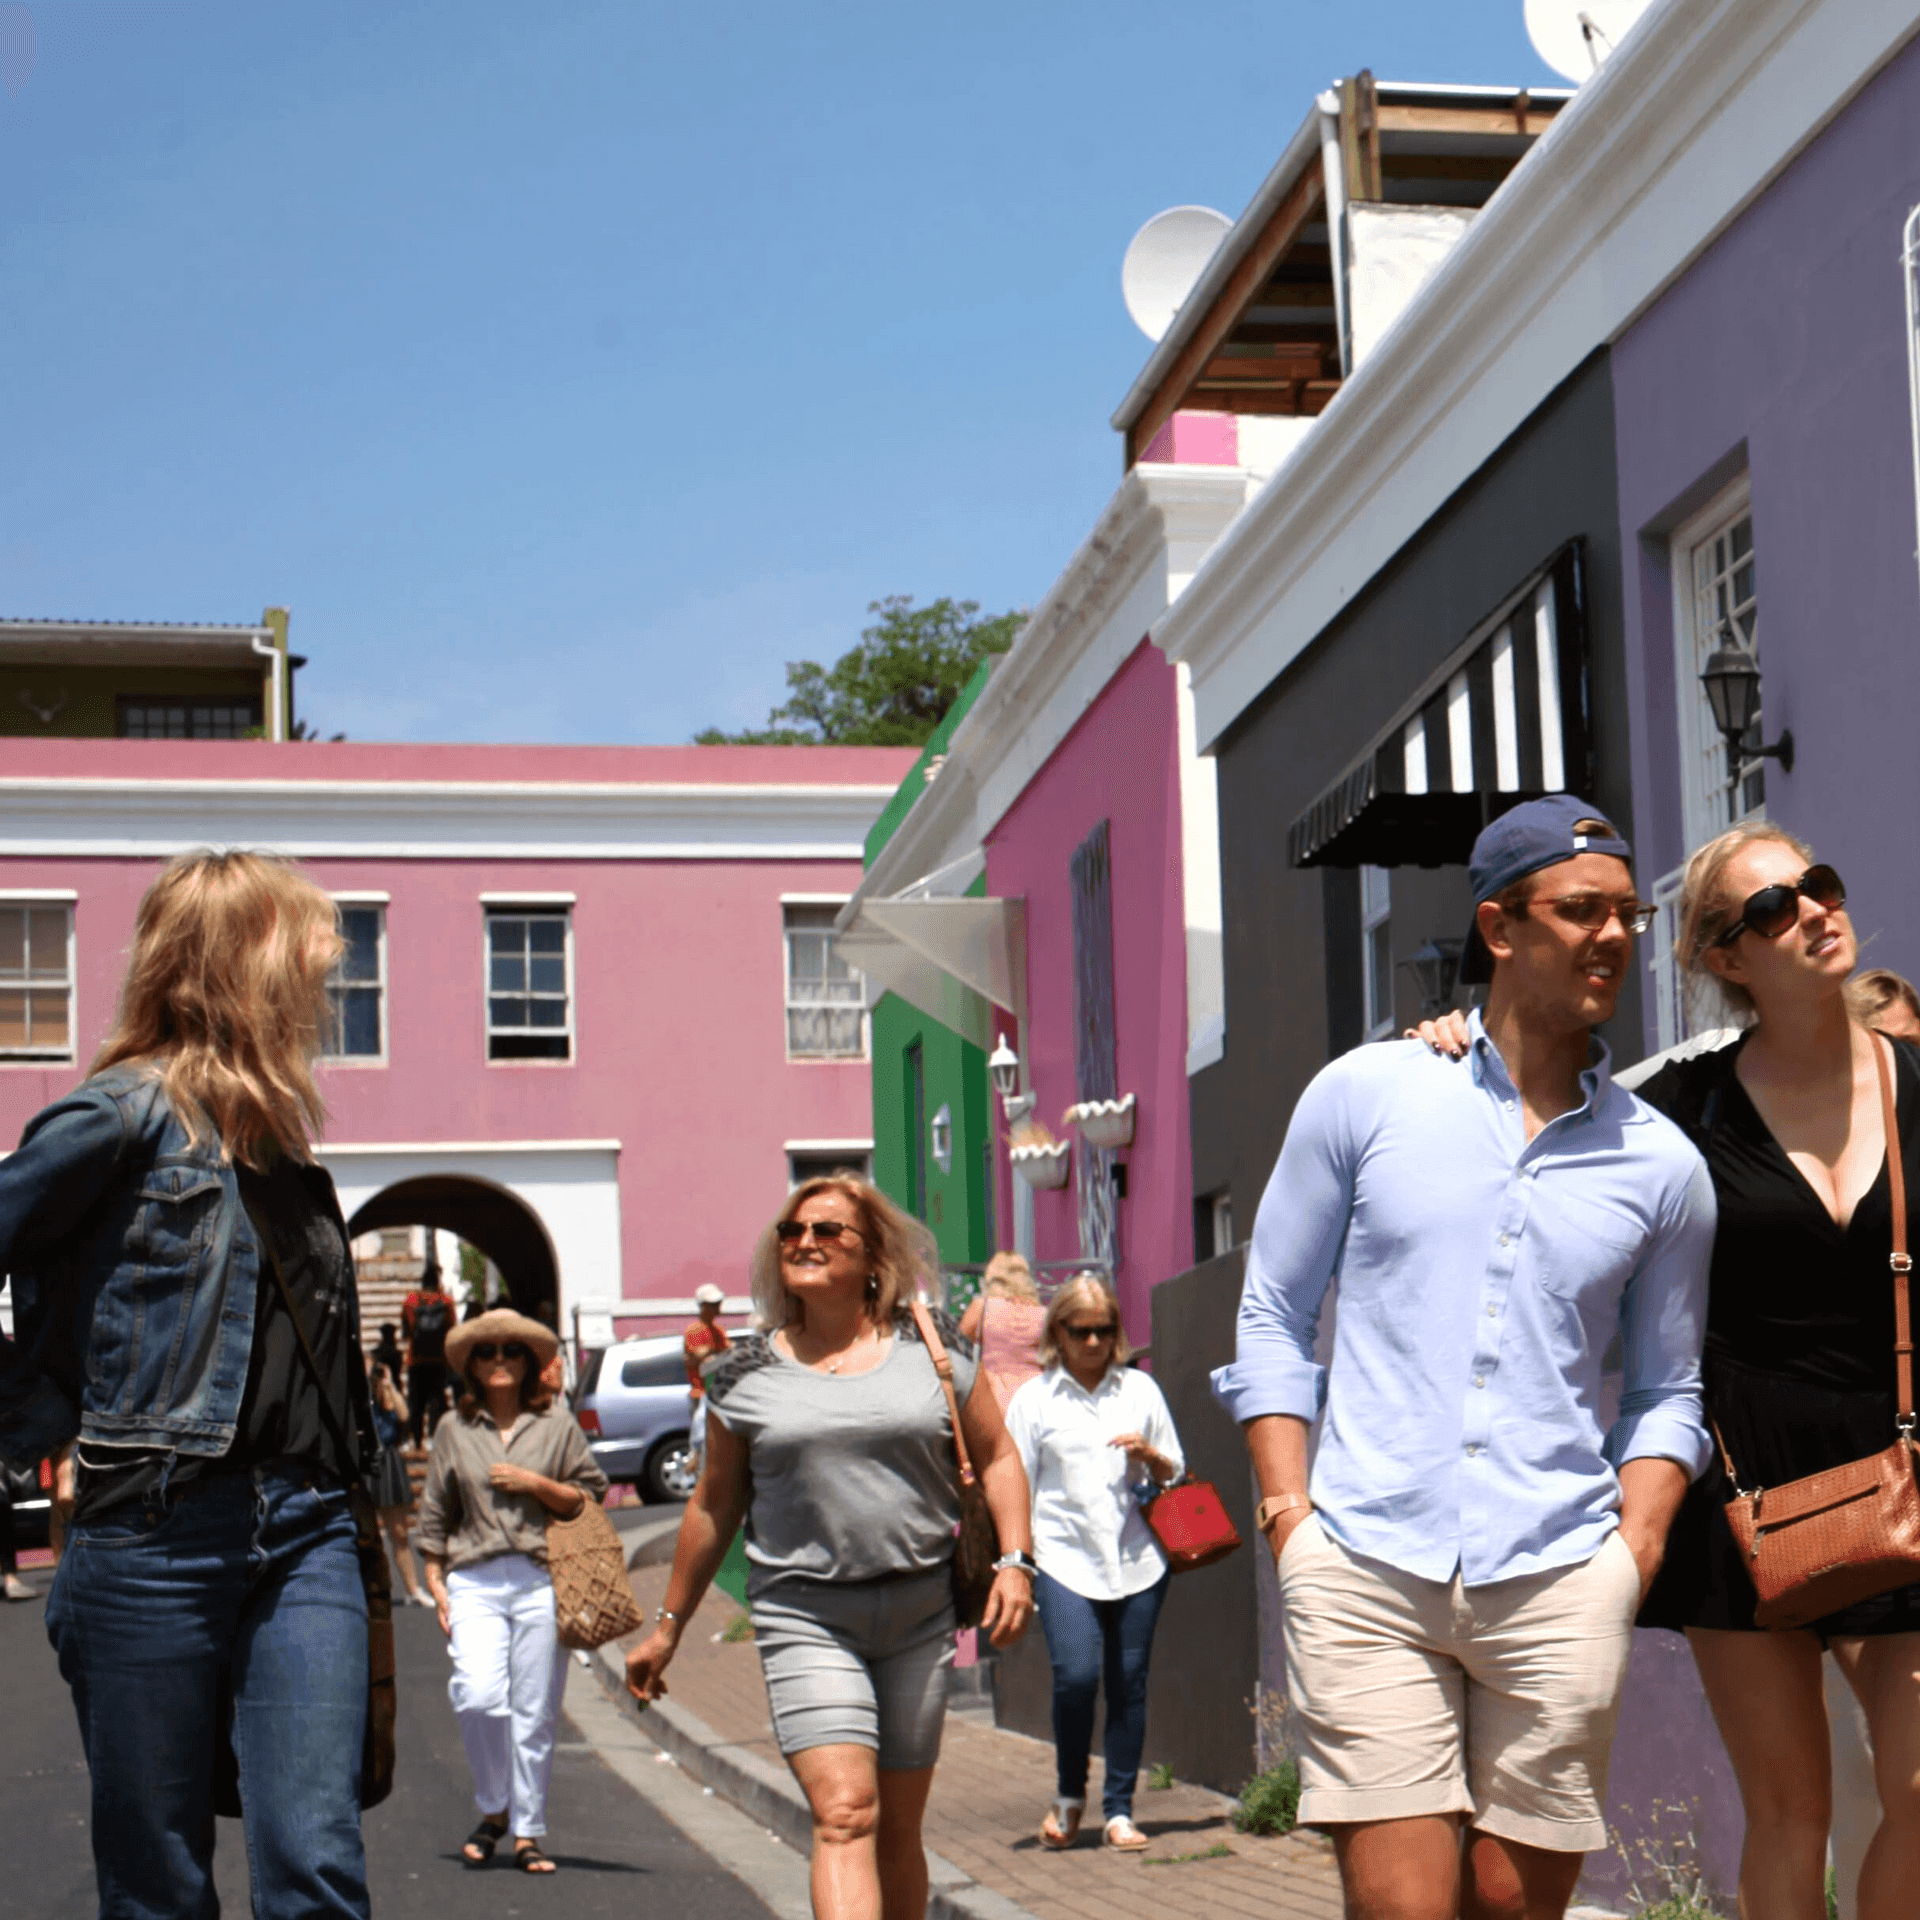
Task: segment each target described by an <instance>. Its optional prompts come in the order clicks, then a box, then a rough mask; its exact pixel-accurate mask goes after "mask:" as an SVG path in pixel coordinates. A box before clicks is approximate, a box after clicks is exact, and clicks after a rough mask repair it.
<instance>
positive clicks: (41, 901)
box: [0, 887, 80, 1068]
mask: <svg viewBox="0 0 1920 1920" xmlns="http://www.w3.org/2000/svg"><path fill="white" fill-rule="evenodd" d="M79 898H80V896H79V895H78V894H77V893H75V892H74V891H73V890H72V889H71V888H65V887H32V888H20V889H14V888H5V889H0V913H5V912H10V911H14V910H19V911H23V912H24V911H26V910H28V909H31V908H34V907H42V908H45V907H61V908H64V909H65V910H66V915H67V1045H66V1050H65V1051H64V1052H59V1053H56V1052H55V1051H54V1050H53V1049H52V1048H50V1047H34V1048H30V1049H28V1048H13V1047H0V1067H28V1068H38V1067H48V1066H58V1065H60V1064H61V1063H62V1062H68V1063H71V1062H72V1061H73V1060H75V1059H77V1058H78V1057H79V1056H78V1042H79V1036H80V956H79V945H78V941H77V939H76V936H75V931H74V923H75V921H76V920H77V919H78V917H79V916H78V915H77V914H76V912H75V911H74V909H75V905H76V903H77V902H78V900H79ZM33 984H34V983H33V982H32V981H31V979H27V978H23V979H20V980H17V981H15V980H7V981H0V985H5V986H9V987H13V986H18V987H31V986H32V985H33ZM42 991H44V989H42Z"/></svg>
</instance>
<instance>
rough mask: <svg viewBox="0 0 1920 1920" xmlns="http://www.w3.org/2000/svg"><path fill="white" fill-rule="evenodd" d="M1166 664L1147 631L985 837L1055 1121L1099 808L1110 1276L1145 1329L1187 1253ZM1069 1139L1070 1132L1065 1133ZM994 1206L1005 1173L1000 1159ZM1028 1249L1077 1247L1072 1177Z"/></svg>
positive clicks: (1131, 1323)
mask: <svg viewBox="0 0 1920 1920" xmlns="http://www.w3.org/2000/svg"><path fill="white" fill-rule="evenodd" d="M1177 716H1178V709H1177V706H1176V696H1175V680H1174V669H1173V667H1172V666H1171V664H1170V663H1169V662H1168V661H1167V659H1166V657H1165V656H1164V655H1163V654H1161V653H1159V652H1158V651H1157V650H1156V649H1155V648H1154V647H1153V646H1151V645H1150V644H1149V643H1147V642H1146V641H1142V642H1141V644H1140V646H1139V647H1138V648H1137V649H1136V650H1135V651H1134V653H1133V654H1131V655H1130V656H1129V657H1128V659H1127V661H1126V663H1125V664H1124V665H1123V666H1122V667H1121V668H1120V670H1119V672H1118V673H1116V674H1115V675H1114V677H1113V678H1112V679H1111V680H1110V681H1109V682H1108V683H1107V685H1106V687H1105V688H1104V689H1103V691H1102V692H1101V694H1100V697H1099V698H1098V699H1097V700H1096V701H1095V702H1094V703H1093V705H1092V706H1091V707H1090V708H1088V710H1087V712H1086V714H1085V715H1084V716H1083V717H1082V718H1081V720H1080V722H1079V724H1078V725H1077V726H1076V727H1075V728H1074V729H1073V731H1072V732H1071V733H1070V734H1068V736H1067V737H1066V739H1065V740H1063V741H1062V742H1061V743H1060V745H1059V747H1058V748H1056V749H1055V751H1054V753H1053V755H1052V756H1051V758H1050V759H1049V760H1048V761H1047V763H1046V765H1045V766H1044V767H1042V768H1041V770H1040V772H1039V773H1038V774H1036V775H1035V776H1034V778H1033V779H1032V780H1031V781H1030V782H1029V783H1028V785H1027V787H1026V788H1025V790H1024V791H1023V792H1022V793H1021V795H1020V797H1019V799H1018V800H1017V801H1016V802H1015V803H1014V804H1013V806H1011V807H1010V808H1009V809H1008V810H1007V812H1006V813H1005V814H1004V815H1003V816H1002V817H1001V819H1000V821H999V823H998V824H997V825H996V826H995V827H994V829H993V831H992V833H991V834H990V835H989V836H988V840H987V890H988V892H989V893H991V894H993V895H995V896H997V897H1000V898H1008V897H1013V896H1019V897H1022V898H1024V899H1025V901H1026V912H1027V1026H1026V1032H1025V1033H1024V1034H1023V1035H1022V1036H1021V1038H1020V1041H1019V1047H1020V1051H1021V1053H1022V1055H1023V1056H1024V1058H1025V1059H1026V1061H1027V1066H1028V1074H1029V1084H1030V1086H1031V1087H1032V1090H1033V1091H1034V1093H1035V1094H1036V1095H1037V1096H1038V1105H1037V1107H1036V1109H1035V1111H1036V1113H1037V1114H1038V1116H1039V1117H1040V1118H1041V1119H1043V1120H1044V1121H1045V1122H1046V1123H1047V1125H1048V1126H1049V1127H1051V1128H1053V1129H1054V1131H1055V1132H1056V1133H1062V1132H1063V1129H1062V1128H1061V1125H1060V1116H1061V1114H1062V1112H1063V1111H1064V1110H1065V1108H1067V1107H1068V1106H1070V1105H1071V1104H1072V1103H1073V1101H1074V1100H1075V1099H1076V1098H1077V1093H1076V1089H1075V1086H1074V1000H1073V996H1074V986H1073V883H1072V875H1071V866H1070V863H1071V861H1072V858H1073V852H1074V849H1075V848H1076V847H1078V846H1079V845H1080V843H1081V842H1082V841H1083V840H1085V839H1086V837H1087V835H1088V834H1089V833H1091V832H1092V831H1093V829H1094V827H1095V826H1096V825H1098V823H1099V822H1100V821H1101V820H1103V819H1104V820H1106V821H1108V822H1109V829H1108V830H1109V834H1110V844H1111V849H1112V861H1113V975H1114V982H1113V991H1114V1021H1115V1027H1116V1060H1117V1065H1118V1069H1119V1080H1120V1091H1121V1093H1122V1094H1127V1093H1131V1094H1134V1095H1135V1096H1136V1097H1137V1100H1138V1109H1137V1118H1136V1120H1135V1126H1134V1137H1133V1145H1132V1146H1131V1147H1129V1148H1127V1149H1125V1150H1124V1152H1123V1154H1122V1158H1124V1160H1125V1161H1126V1163H1127V1197H1126V1198H1125V1199H1124V1200H1122V1201H1120V1202H1119V1214H1120V1250H1121V1262H1120V1270H1119V1273H1118V1275H1117V1283H1118V1288H1119V1293H1120V1303H1121V1307H1122V1309H1123V1311H1124V1313H1125V1316H1126V1323H1127V1332H1128V1336H1129V1338H1131V1339H1133V1340H1135V1341H1136V1342H1139V1343H1143V1344H1144V1342H1145V1341H1146V1339H1147V1336H1148V1333H1149V1330H1150V1315H1149V1310H1148V1295H1149V1294H1150V1292H1151V1291H1152V1289H1153V1287H1154V1286H1155V1285H1156V1284H1158V1282H1160V1281H1162V1280H1165V1279H1168V1278H1170V1277H1171V1276H1172V1275H1174V1274H1177V1273H1184V1272H1185V1271H1186V1270H1187V1269H1188V1268H1189V1267H1191V1266H1192V1265H1193V1161H1192V1153H1191V1148H1190V1144H1189V1134H1188V1123H1187V1067H1186V1053H1187V970H1186V910H1185V895H1184V891H1183V884H1182V872H1181V842H1180V821H1181V814H1180V763H1179V738H1178V725H1177ZM1072 1137H1073V1138H1074V1139H1075V1143H1076V1152H1077V1151H1078V1136H1077V1134H1075V1135H1073V1136H1072ZM999 1178H1000V1180H1001V1183H1002V1186H1001V1195H1000V1202H999V1209H998V1212H999V1217H1000V1218H1001V1219H1003V1220H1005V1219H1010V1218H1011V1217H1012V1214H1011V1201H1012V1192H1011V1187H1010V1186H1009V1185H1008V1184H1007V1183H1008V1182H1009V1180H1010V1178H1011V1176H1010V1174H1009V1172H1008V1170H1007V1163H1006V1160H1005V1156H1004V1154H1003V1155H1002V1156H1001V1157H1000V1161H999ZM1034 1224H1035V1240H1036V1252H1037V1253H1038V1255H1039V1257H1040V1258H1041V1259H1042V1260H1067V1259H1071V1258H1073V1257H1074V1255H1075V1254H1077V1253H1078V1252H1079V1250H1080V1240H1079V1222H1078V1215H1077V1212H1076V1206H1075V1198H1074V1188H1073V1185H1072V1183H1071V1182H1069V1184H1068V1185H1067V1186H1066V1187H1064V1188H1062V1189H1061V1190H1060V1191H1058V1192H1055V1193H1036V1194H1035V1196H1034Z"/></svg>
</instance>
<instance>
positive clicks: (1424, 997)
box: [1400, 940, 1462, 1020]
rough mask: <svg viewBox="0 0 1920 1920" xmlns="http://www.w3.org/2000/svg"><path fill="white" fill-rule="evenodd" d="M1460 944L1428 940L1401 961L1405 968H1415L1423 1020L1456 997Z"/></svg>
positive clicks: (1414, 978)
mask: <svg viewBox="0 0 1920 1920" xmlns="http://www.w3.org/2000/svg"><path fill="white" fill-rule="evenodd" d="M1461 946H1462V942H1460V941H1458V940H1429V941H1428V942H1427V943H1426V945H1425V946H1423V947H1416V948H1415V949H1414V950H1413V952H1412V953H1410V954H1408V955H1407V957H1406V958H1405V959H1404V960H1403V961H1401V963H1400V964H1401V965H1402V966H1403V967H1411V968H1412V969H1413V981H1414V985H1415V986H1417V987H1418V988H1419V989H1420V1017H1421V1018H1422V1019H1423V1020H1430V1019H1431V1018H1432V1017H1433V1016H1434V1015H1435V1014H1436V1013H1438V1012H1439V1011H1440V1010H1441V1008H1442V1007H1444V1006H1446V1005H1447V1003H1448V1002H1449V1001H1450V1000H1451V999H1452V998H1453V983H1454V981H1455V980H1456V979H1458V978H1459V975H1460V950H1461Z"/></svg>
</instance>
